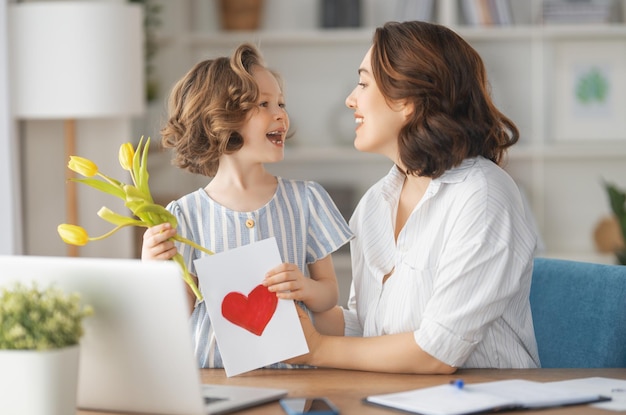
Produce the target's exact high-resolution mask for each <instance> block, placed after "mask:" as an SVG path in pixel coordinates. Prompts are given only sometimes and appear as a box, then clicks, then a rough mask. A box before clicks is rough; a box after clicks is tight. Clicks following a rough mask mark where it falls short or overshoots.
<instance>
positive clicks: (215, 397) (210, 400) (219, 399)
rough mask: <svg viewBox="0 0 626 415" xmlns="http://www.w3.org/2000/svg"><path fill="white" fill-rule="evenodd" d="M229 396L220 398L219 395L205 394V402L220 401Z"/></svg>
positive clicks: (206, 403)
mask: <svg viewBox="0 0 626 415" xmlns="http://www.w3.org/2000/svg"><path fill="white" fill-rule="evenodd" d="M227 400H228V398H219V397H217V396H205V397H204V404H205V405H208V404H211V403H214V402H220V401H227Z"/></svg>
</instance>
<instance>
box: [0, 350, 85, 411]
mask: <svg viewBox="0 0 626 415" xmlns="http://www.w3.org/2000/svg"><path fill="white" fill-rule="evenodd" d="M79 351H80V348H79V346H78V345H76V346H70V347H64V348H62V349H52V350H44V351H39V350H0V391H2V393H0V412H1V413H3V414H19V415H41V414H46V415H74V414H76V395H77V389H78V364H79Z"/></svg>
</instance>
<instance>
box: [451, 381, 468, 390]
mask: <svg viewBox="0 0 626 415" xmlns="http://www.w3.org/2000/svg"><path fill="white" fill-rule="evenodd" d="M450 385H452V386H454V387H455V388H459V389H463V385H465V382H463V379H454V380H451V381H450Z"/></svg>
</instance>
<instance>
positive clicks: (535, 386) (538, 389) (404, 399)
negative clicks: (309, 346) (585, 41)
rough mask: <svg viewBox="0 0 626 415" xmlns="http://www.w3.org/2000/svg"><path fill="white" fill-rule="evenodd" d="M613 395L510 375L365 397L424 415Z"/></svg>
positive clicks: (555, 403)
mask: <svg viewBox="0 0 626 415" xmlns="http://www.w3.org/2000/svg"><path fill="white" fill-rule="evenodd" d="M610 399H611V398H610V397H606V396H604V395H600V394H598V393H597V392H594V391H586V390H581V389H580V388H574V387H568V386H567V385H566V384H558V383H554V384H553V383H551V382H545V383H544V382H533V381H529V380H522V379H510V380H501V381H495V382H485V383H473V384H469V385H463V384H462V383H459V382H452V383H451V384H443V385H439V386H433V387H428V388H422V389H415V390H410V391H406V392H398V393H388V394H383V395H373V396H368V397H366V398H365V400H364V401H365V402H366V403H368V404H373V405H377V406H382V407H386V408H393V409H399V410H402V411H405V412H409V413H415V414H422V415H466V414H476V413H482V412H498V411H511V410H519V409H539V408H551V407H558V406H567V405H581V404H588V403H593V402H603V401H608V400H610Z"/></svg>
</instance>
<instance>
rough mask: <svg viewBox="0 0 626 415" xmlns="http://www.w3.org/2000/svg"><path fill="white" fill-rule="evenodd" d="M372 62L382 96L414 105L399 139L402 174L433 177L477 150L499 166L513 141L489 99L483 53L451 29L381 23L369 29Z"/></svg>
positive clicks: (514, 133) (509, 126)
mask: <svg viewBox="0 0 626 415" xmlns="http://www.w3.org/2000/svg"><path fill="white" fill-rule="evenodd" d="M371 60H372V71H373V76H374V79H375V81H376V83H377V84H378V87H379V88H380V91H381V92H382V94H383V96H384V97H386V99H387V100H388V101H389V102H394V101H400V102H406V103H408V104H412V105H413V108H414V109H415V110H414V112H413V113H412V115H411V116H410V117H409V119H408V121H407V123H406V124H405V125H404V127H403V128H402V129H401V131H400V135H399V138H398V140H399V153H400V154H399V157H400V160H401V162H402V164H403V165H404V166H405V168H406V173H407V174H412V175H420V176H427V177H433V178H436V177H439V176H441V175H442V174H443V173H444V172H445V171H446V170H448V169H450V168H452V167H455V166H458V165H459V164H460V163H461V162H462V161H463V160H464V159H466V158H469V157H476V156H483V157H485V158H487V159H489V160H492V161H493V162H495V163H497V164H501V163H502V161H503V158H504V157H505V155H506V151H507V149H508V148H509V147H510V146H512V145H513V144H515V143H516V142H517V140H518V139H519V131H518V129H517V127H516V126H515V124H514V123H513V122H512V121H511V120H510V119H509V118H507V117H506V116H505V115H504V114H502V113H501V112H500V111H499V110H498V109H497V108H496V107H495V106H494V104H493V102H492V100H491V97H490V91H489V84H488V82H487V75H486V70H485V66H484V64H483V62H482V59H481V58H480V56H479V55H478V53H477V52H476V51H475V50H474V49H473V48H472V47H471V46H470V45H468V44H467V42H465V41H464V40H463V39H462V38H461V37H460V36H458V35H457V34H456V33H454V32H453V31H452V30H450V29H447V28H446V27H444V26H440V25H437V24H432V23H426V22H419V21H411V22H403V23H398V22H388V23H386V24H385V25H384V26H382V27H379V28H377V29H376V32H375V34H374V40H373V47H372V54H371Z"/></svg>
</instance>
